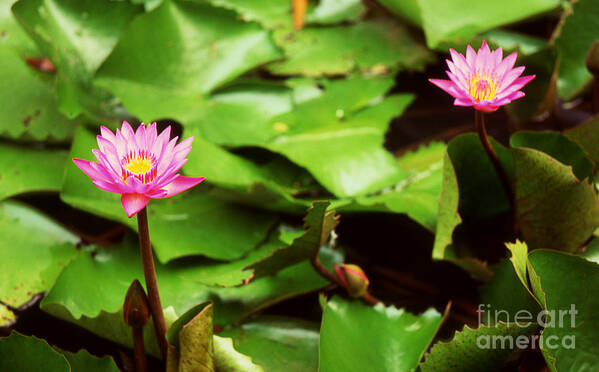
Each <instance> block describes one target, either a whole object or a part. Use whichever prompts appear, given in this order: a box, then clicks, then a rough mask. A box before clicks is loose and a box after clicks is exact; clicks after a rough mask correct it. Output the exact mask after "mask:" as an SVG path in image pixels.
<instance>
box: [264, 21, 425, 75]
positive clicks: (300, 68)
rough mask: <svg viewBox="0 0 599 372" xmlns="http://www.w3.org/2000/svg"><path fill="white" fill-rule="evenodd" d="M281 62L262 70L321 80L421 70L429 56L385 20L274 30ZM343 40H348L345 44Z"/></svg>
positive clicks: (404, 30)
mask: <svg viewBox="0 0 599 372" xmlns="http://www.w3.org/2000/svg"><path fill="white" fill-rule="evenodd" d="M274 38H275V42H276V43H277V45H279V46H280V47H281V48H282V49H283V51H284V53H285V57H286V58H285V60H284V61H280V62H273V63H270V64H269V65H268V66H267V67H266V68H267V69H268V71H270V72H271V73H273V74H276V75H304V76H323V75H340V74H349V73H350V72H353V71H358V72H361V73H368V74H374V75H380V74H386V73H388V72H389V71H391V70H395V69H401V70H422V69H424V67H425V65H426V64H427V63H429V62H431V60H432V59H431V54H430V52H428V51H427V50H426V48H424V47H423V46H422V45H420V44H418V43H417V42H416V41H415V39H413V38H412V37H411V36H410V34H409V33H408V32H407V30H406V29H405V28H404V27H403V26H401V25H399V24H398V23H396V22H393V21H392V20H388V19H384V18H381V19H377V20H376V21H363V22H359V23H356V24H351V25H342V26H329V27H306V28H304V29H302V30H299V31H297V30H293V29H291V28H287V29H280V30H276V31H275V33H274ZM347 40H351V41H352V42H351V43H348V42H347Z"/></svg>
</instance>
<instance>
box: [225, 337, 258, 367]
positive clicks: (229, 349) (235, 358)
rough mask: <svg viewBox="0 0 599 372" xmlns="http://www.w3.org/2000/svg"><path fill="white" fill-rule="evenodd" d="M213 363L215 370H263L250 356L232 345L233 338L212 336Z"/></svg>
mask: <svg viewBox="0 0 599 372" xmlns="http://www.w3.org/2000/svg"><path fill="white" fill-rule="evenodd" d="M213 343H214V365H215V367H216V371H217V372H264V369H263V368H262V367H261V366H259V365H257V364H255V363H254V362H253V361H252V359H251V358H249V357H248V356H246V355H243V354H241V353H240V352H239V351H237V350H235V348H234V347H233V340H232V339H230V338H223V337H219V336H213Z"/></svg>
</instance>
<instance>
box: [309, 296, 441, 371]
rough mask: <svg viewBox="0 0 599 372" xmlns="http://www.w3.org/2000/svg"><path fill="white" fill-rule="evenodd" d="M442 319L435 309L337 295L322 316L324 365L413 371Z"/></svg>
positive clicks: (324, 367) (341, 368) (326, 368)
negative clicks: (416, 312) (421, 310)
mask: <svg viewBox="0 0 599 372" xmlns="http://www.w3.org/2000/svg"><path fill="white" fill-rule="evenodd" d="M442 321H443V317H442V315H441V314H439V313H438V312H437V311H436V310H435V309H429V310H427V311H426V312H424V313H423V314H421V315H419V316H416V315H412V314H410V313H408V312H406V311H405V310H404V309H396V308H395V307H393V306H389V307H385V306H384V305H383V304H378V305H376V306H375V307H370V306H368V305H365V304H364V303H362V302H361V301H359V300H354V301H346V300H343V299H341V298H339V297H334V298H333V299H331V300H330V301H328V302H327V304H326V307H325V310H324V314H323V317H322V328H321V333H320V349H319V352H320V364H319V369H320V370H323V371H350V370H359V371H372V370H375V371H398V372H399V371H402V372H403V371H409V370H413V369H415V368H416V367H417V366H418V362H419V361H420V359H421V358H422V355H423V354H424V352H425V351H426V349H427V348H428V346H429V344H430V343H431V341H432V340H433V338H434V337H435V334H436V333H437V330H438V329H439V327H440V326H441V323H442Z"/></svg>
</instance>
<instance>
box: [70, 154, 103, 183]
mask: <svg viewBox="0 0 599 372" xmlns="http://www.w3.org/2000/svg"><path fill="white" fill-rule="evenodd" d="M73 163H75V165H76V166H78V167H79V169H81V170H82V171H83V173H85V174H86V175H87V176H88V177H89V178H91V179H92V180H102V181H109V180H110V179H109V178H107V177H106V176H105V175H104V174H102V173H100V172H98V171H97V170H96V169H94V167H93V166H92V164H98V163H94V162H92V161H89V160H84V159H77V158H74V159H73Z"/></svg>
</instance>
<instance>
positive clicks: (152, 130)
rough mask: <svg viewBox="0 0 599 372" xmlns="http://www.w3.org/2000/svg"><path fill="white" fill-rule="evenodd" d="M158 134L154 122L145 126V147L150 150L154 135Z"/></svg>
mask: <svg viewBox="0 0 599 372" xmlns="http://www.w3.org/2000/svg"><path fill="white" fill-rule="evenodd" d="M157 136H158V134H157V132H156V122H154V123H152V124H150V125H148V126H147V128H146V146H147V147H146V149H148V150H150V149H151V148H152V146H154V142H155V141H156V137H157Z"/></svg>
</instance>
